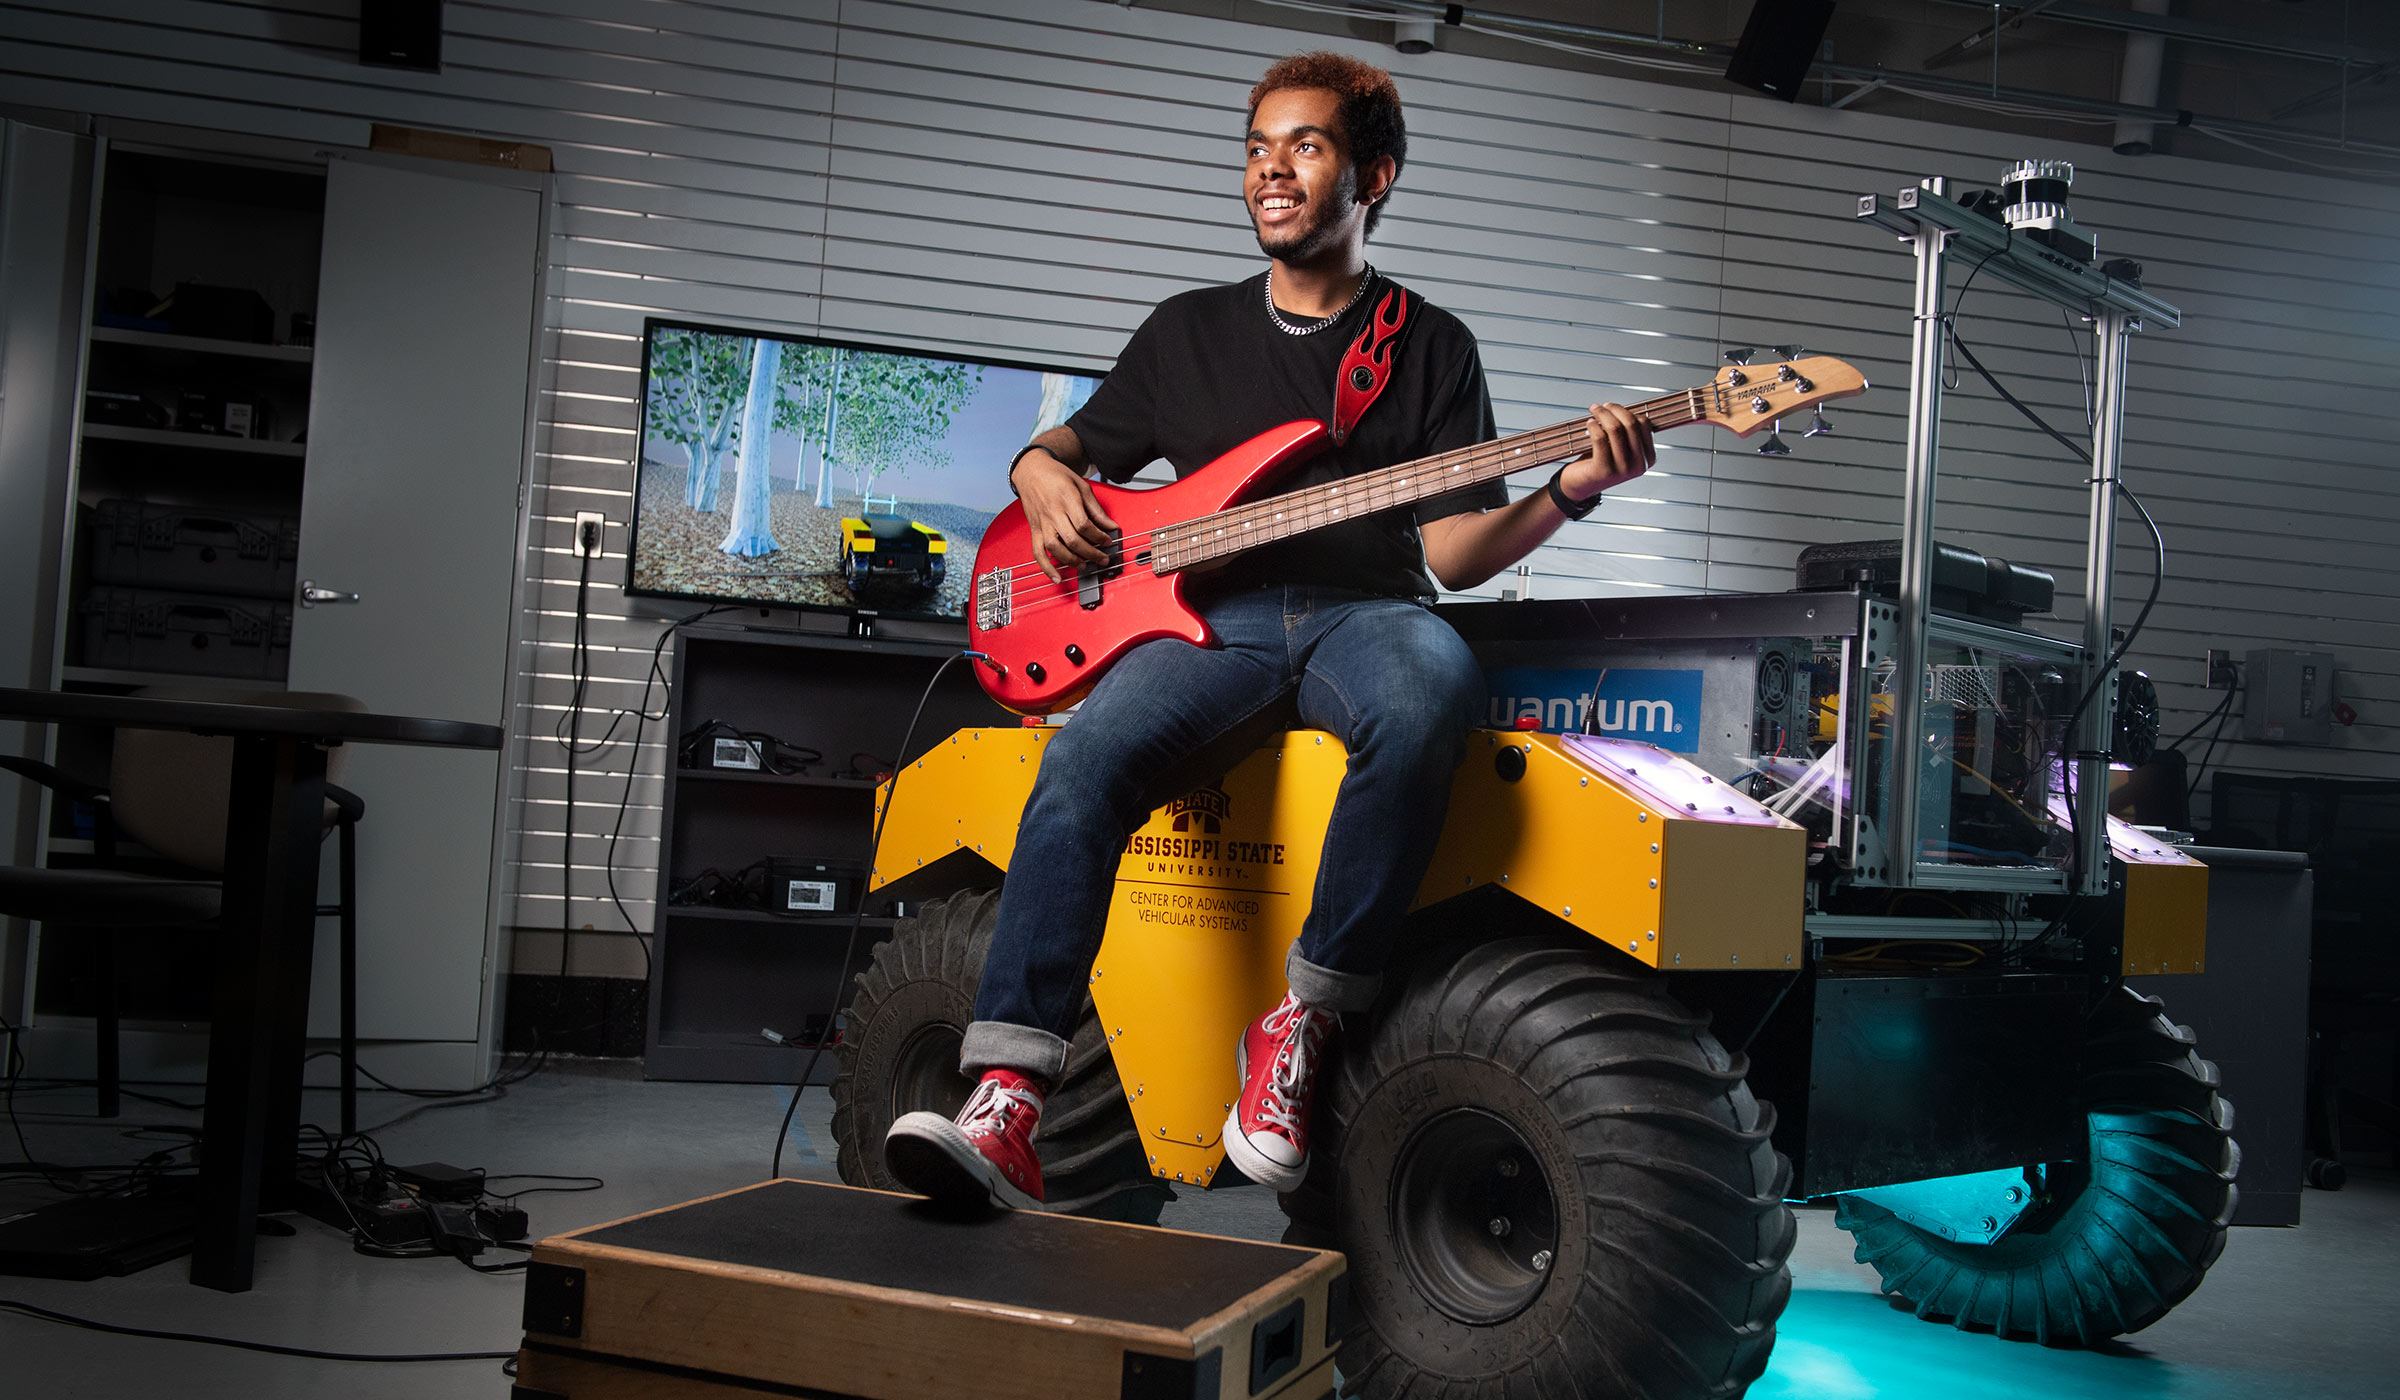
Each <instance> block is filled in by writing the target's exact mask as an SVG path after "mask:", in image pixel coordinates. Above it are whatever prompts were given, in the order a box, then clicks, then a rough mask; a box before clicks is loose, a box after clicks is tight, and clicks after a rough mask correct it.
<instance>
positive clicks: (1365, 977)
mask: <svg viewBox="0 0 2400 1400" xmlns="http://www.w3.org/2000/svg"><path fill="white" fill-rule="evenodd" d="M1283 980H1284V981H1285V982H1286V983H1287V984H1289V985H1290V987H1291V989H1292V994H1293V995H1294V996H1297V997H1298V998H1300V999H1301V1000H1302V1001H1304V1002H1307V1003H1308V1004H1309V1005H1311V1006H1314V1007H1319V1008H1322V1009H1324V1010H1326V1011H1364V1010H1366V1009H1367V1008H1369V1007H1371V1006H1373V1005H1374V1004H1375V994H1376V993H1377V992H1380V991H1382V990H1383V977H1382V975H1381V974H1380V973H1372V972H1336V971H1334V970H1333V969H1332V968H1330V967H1319V966H1317V965H1316V964H1315V963H1312V962H1310V961H1309V960H1308V959H1306V958H1304V957H1302V956H1300V945H1299V944H1297V943H1294V944H1293V945H1292V950H1291V951H1290V952H1289V953H1286V954H1284V958H1283Z"/></svg>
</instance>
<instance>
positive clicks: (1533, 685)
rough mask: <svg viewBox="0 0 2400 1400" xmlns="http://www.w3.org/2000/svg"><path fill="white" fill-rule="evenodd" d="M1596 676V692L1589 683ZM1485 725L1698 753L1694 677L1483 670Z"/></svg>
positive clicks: (1555, 669)
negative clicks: (1527, 724) (1524, 723)
mask: <svg viewBox="0 0 2400 1400" xmlns="http://www.w3.org/2000/svg"><path fill="white" fill-rule="evenodd" d="M1595 677H1596V678H1597V679H1598V680H1599V682H1600V684H1599V686H1598V688H1597V689H1596V690H1595V688H1594V687H1593V685H1592V681H1593V680H1594V679H1595ZM1484 679H1485V681H1486V683H1487V686H1488V688H1489V690H1490V693H1491V700H1490V706H1489V709H1488V711H1487V712H1486V715H1485V720H1486V722H1487V723H1489V724H1490V725H1491V726H1492V727H1493V728H1495V729H1514V728H1515V727H1516V725H1517V721H1519V720H1521V719H1531V720H1534V721H1537V724H1536V726H1535V727H1537V728H1539V729H1542V730H1544V731H1546V732H1548V733H1552V734H1565V733H1581V732H1583V730H1584V728H1585V727H1586V722H1587V720H1588V721H1589V726H1590V728H1591V729H1592V731H1593V732H1595V733H1599V734H1616V735H1621V736H1623V737H1625V738H1628V739H1641V740H1644V741H1647V742H1649V743H1653V744H1656V745H1658V746H1659V747H1660V748H1662V749H1669V750H1672V751H1673V752H1676V753H1698V752H1699V751H1700V734H1699V730H1698V727H1697V726H1698V724H1699V721H1700V672H1698V671H1645V670H1632V669H1628V668H1623V667H1612V668H1610V669H1609V670H1607V671H1605V672H1598V673H1595V672H1593V671H1591V670H1589V669H1587V668H1584V667H1575V668H1572V669H1568V668H1562V667H1549V666H1511V667H1506V668H1503V669H1501V670H1496V671H1488V672H1486V673H1485V676H1484Z"/></svg>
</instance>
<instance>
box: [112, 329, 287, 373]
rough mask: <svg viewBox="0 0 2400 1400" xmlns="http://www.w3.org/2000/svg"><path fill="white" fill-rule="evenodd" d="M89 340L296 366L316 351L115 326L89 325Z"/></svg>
mask: <svg viewBox="0 0 2400 1400" xmlns="http://www.w3.org/2000/svg"><path fill="white" fill-rule="evenodd" d="M92 339H94V340H101V341H106V342H108V343H109V344H111V345H139V346H142V347H144V348H145V349H150V350H175V351H180V352H182V353H185V354H191V355H231V356H237V357H240V358H242V359H249V360H281V361H283V362H284V363H286V364H296V365H304V364H307V363H309V362H310V361H312V360H314V359H315V358H316V353H317V352H316V351H315V350H314V349H312V348H310V347H309V346H306V345H261V344H259V343H258V342H256V341H249V340H216V339H212V338H210V337H208V336H201V335H170V334H168V333H167V332H165V331H135V330H124V329H121V328H119V327H116V326H94V327H92Z"/></svg>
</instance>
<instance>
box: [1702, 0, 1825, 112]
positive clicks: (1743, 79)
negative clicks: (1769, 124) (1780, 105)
mask: <svg viewBox="0 0 2400 1400" xmlns="http://www.w3.org/2000/svg"><path fill="white" fill-rule="evenodd" d="M1832 22H1833V0H1758V4H1757V5H1755V6H1753V7H1752V8H1751V11H1750V22H1749V23H1748V24H1746V25H1744V26H1742V41H1741V43H1739V44H1737V45H1735V46H1734V50H1733V62H1732V63H1730V64H1727V65H1726V67H1725V77H1726V80H1727V81H1729V82H1735V83H1739V84H1741V85H1742V86H1743V87H1746V88H1755V89H1757V90H1758V91H1760V92H1763V93H1765V94H1766V95H1767V96H1769V97H1780V98H1782V99H1783V100H1784V101H1786V102H1789V101H1791V100H1792V99H1793V98H1796V97H1798V96H1799V95H1800V82H1801V80H1802V79H1804V78H1806V77H1807V76H1808V65H1809V64H1811V63H1814V62H1815V61H1816V57H1817V45H1819V44H1821V43H1824V42H1825V26H1826V25H1828V24H1831V23H1832Z"/></svg>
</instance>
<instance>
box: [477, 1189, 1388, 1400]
mask: <svg viewBox="0 0 2400 1400" xmlns="http://www.w3.org/2000/svg"><path fill="white" fill-rule="evenodd" d="M1344 1270H1345V1264H1344V1261H1343V1259H1342V1256H1341V1255H1339V1254H1336V1253H1333V1252H1331V1251H1327V1250H1315V1249H1300V1248H1295V1247H1292V1246H1289V1245H1273V1244H1259V1243H1254V1242H1252V1241H1248V1240H1231V1239H1221V1238H1218V1237H1216V1236H1212V1235H1195V1234H1187V1233H1185V1232H1183V1231H1179V1230H1162V1229H1157V1228H1153V1227H1146V1226H1139V1225H1119V1224H1112V1223H1108V1222H1105V1221H1097V1220H1083V1219H1079V1218H1076V1217H1073V1216H1063V1215H1045V1214H1042V1213H1040V1212H1037V1211H1010V1212H994V1213H990V1214H984V1215H978V1216H974V1217H971V1218H959V1217H956V1216H949V1215H944V1214H942V1213H941V1212H938V1211H936V1210H935V1209H933V1208H932V1207H931V1206H930V1205H928V1204H927V1203H926V1202H925V1201H923V1200H921V1199H919V1198H917V1197H914V1196H903V1195H897V1194H894V1193H891V1192H885V1191H866V1190H860V1189H857V1188H854V1187H848V1186H833V1185H824V1184H819V1183H816V1182H806V1181H791V1180H779V1181H769V1182H764V1183H761V1184H760V1185H757V1186H750V1187H744V1188H743V1189H741V1190H738V1191H730V1192H727V1193H725V1194H724V1195H720V1196H710V1197H706V1198H703V1199H701V1200H697V1201H693V1202H690V1203H689V1204H686V1205H680V1206H671V1207H669V1208H667V1209H665V1210H660V1211H653V1212H650V1213H649V1214H646V1215H637V1216H633V1217H630V1218H628V1219H625V1220H619V1221H616V1222H614V1223H611V1224H607V1225H595V1226H592V1227H591V1228H589V1229H585V1230H576V1231H572V1232H570V1233H568V1234H564V1235H556V1236H553V1237H551V1238H549V1239H546V1240H543V1241H542V1242H541V1243H539V1244H537V1245H535V1246H534V1250H533V1260H532V1263H531V1264H530V1265H529V1266H528V1267H527V1269H526V1274H525V1345H524V1350H523V1351H522V1352H521V1353H520V1354H519V1357H518V1373H517V1385H516V1390H515V1392H514V1394H515V1400H542V1397H546V1396H559V1397H564V1400H606V1398H607V1397H611V1396H617V1395H628V1396H630V1395H641V1396H691V1397H694V1400H698V1397H719V1396H722V1397H732V1396H743V1395H754V1394H773V1395H808V1396H813V1397H821V1398H822V1400H953V1397H954V1398H955V1400H970V1398H972V1400H1269V1397H1272V1400H1326V1398H1327V1397H1330V1396H1331V1395H1332V1393H1333V1379H1334V1378H1333V1353H1334V1350H1335V1349H1336V1347H1337V1346H1338V1345H1339V1343H1340V1341H1341V1334H1342V1328H1343V1327H1344V1326H1345V1325H1346V1323H1345V1320H1344V1317H1343V1313H1344V1311H1345V1307H1344V1302H1345V1295H1346V1292H1347V1286H1346V1285H1347V1281H1346V1277H1345V1273H1344Z"/></svg>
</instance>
